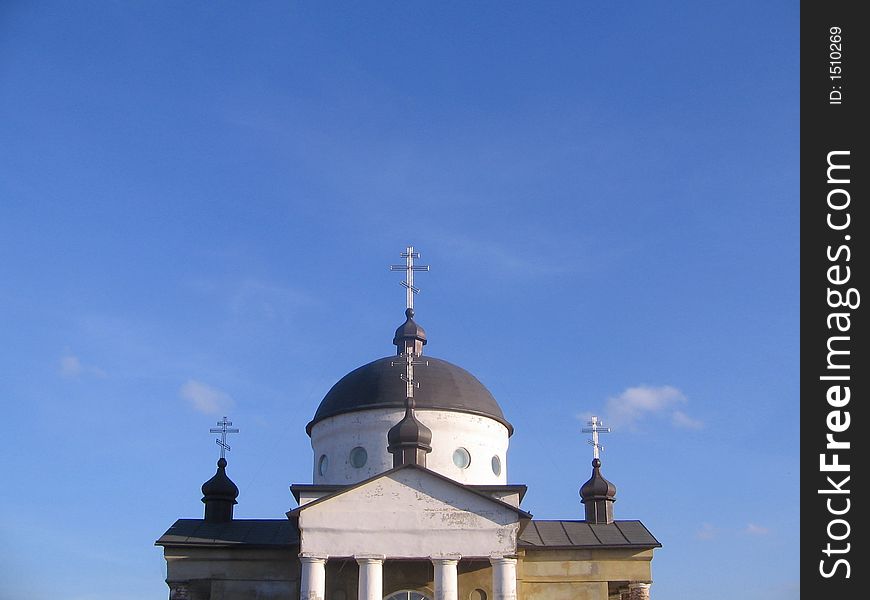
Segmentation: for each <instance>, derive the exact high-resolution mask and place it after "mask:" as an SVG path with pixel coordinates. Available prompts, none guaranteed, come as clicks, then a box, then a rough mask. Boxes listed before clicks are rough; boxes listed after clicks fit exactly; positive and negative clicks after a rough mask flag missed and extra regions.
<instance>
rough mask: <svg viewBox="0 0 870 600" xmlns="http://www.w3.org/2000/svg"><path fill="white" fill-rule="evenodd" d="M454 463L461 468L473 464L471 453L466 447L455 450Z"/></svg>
mask: <svg viewBox="0 0 870 600" xmlns="http://www.w3.org/2000/svg"><path fill="white" fill-rule="evenodd" d="M453 464H454V465H456V466H457V467H459V468H460V469H467V468H468V465H470V464H471V455H470V454H469V453H468V450H466V449H465V448H457V449H456V450H454V451H453Z"/></svg>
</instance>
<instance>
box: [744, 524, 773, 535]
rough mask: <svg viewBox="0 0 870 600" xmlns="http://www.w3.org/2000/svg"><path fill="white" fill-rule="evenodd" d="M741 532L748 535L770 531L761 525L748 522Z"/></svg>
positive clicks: (763, 533)
mask: <svg viewBox="0 0 870 600" xmlns="http://www.w3.org/2000/svg"><path fill="white" fill-rule="evenodd" d="M743 532H744V533H748V534H749V535H767V534H768V533H770V529H768V528H767V527H762V526H761V525H756V524H755V523H750V524H749V525H747V526H746V529H744V530H743Z"/></svg>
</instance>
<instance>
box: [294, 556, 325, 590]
mask: <svg viewBox="0 0 870 600" xmlns="http://www.w3.org/2000/svg"><path fill="white" fill-rule="evenodd" d="M299 560H301V561H302V582H301V583H300V584H299V600H323V598H324V596H325V595H326V557H325V556H316V555H313V554H300V555H299Z"/></svg>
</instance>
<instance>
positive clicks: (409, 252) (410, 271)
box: [390, 246, 429, 310]
mask: <svg viewBox="0 0 870 600" xmlns="http://www.w3.org/2000/svg"><path fill="white" fill-rule="evenodd" d="M400 256H401V257H402V258H404V259H405V264H404V265H390V271H404V272H405V280H404V281H401V282H399V283H401V285H402V287H404V288H405V289H407V294H408V297H407V306H406V308H410V309H412V310H413V309H414V294H419V293H420V289H419V288H416V287H414V271H428V270H429V265H415V264H414V259H415V258H420V253H419V252H415V251H414V246H408V247H407V248H406V249H405V251H404V252H402V253H401V255H400Z"/></svg>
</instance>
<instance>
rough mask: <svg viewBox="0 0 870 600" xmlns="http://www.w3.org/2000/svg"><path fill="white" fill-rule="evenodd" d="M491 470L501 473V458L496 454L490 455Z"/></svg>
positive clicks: (497, 473)
mask: <svg viewBox="0 0 870 600" xmlns="http://www.w3.org/2000/svg"><path fill="white" fill-rule="evenodd" d="M492 472H493V473H495V474H496V475H501V459H500V458H499V457H498V456H493V457H492Z"/></svg>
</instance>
